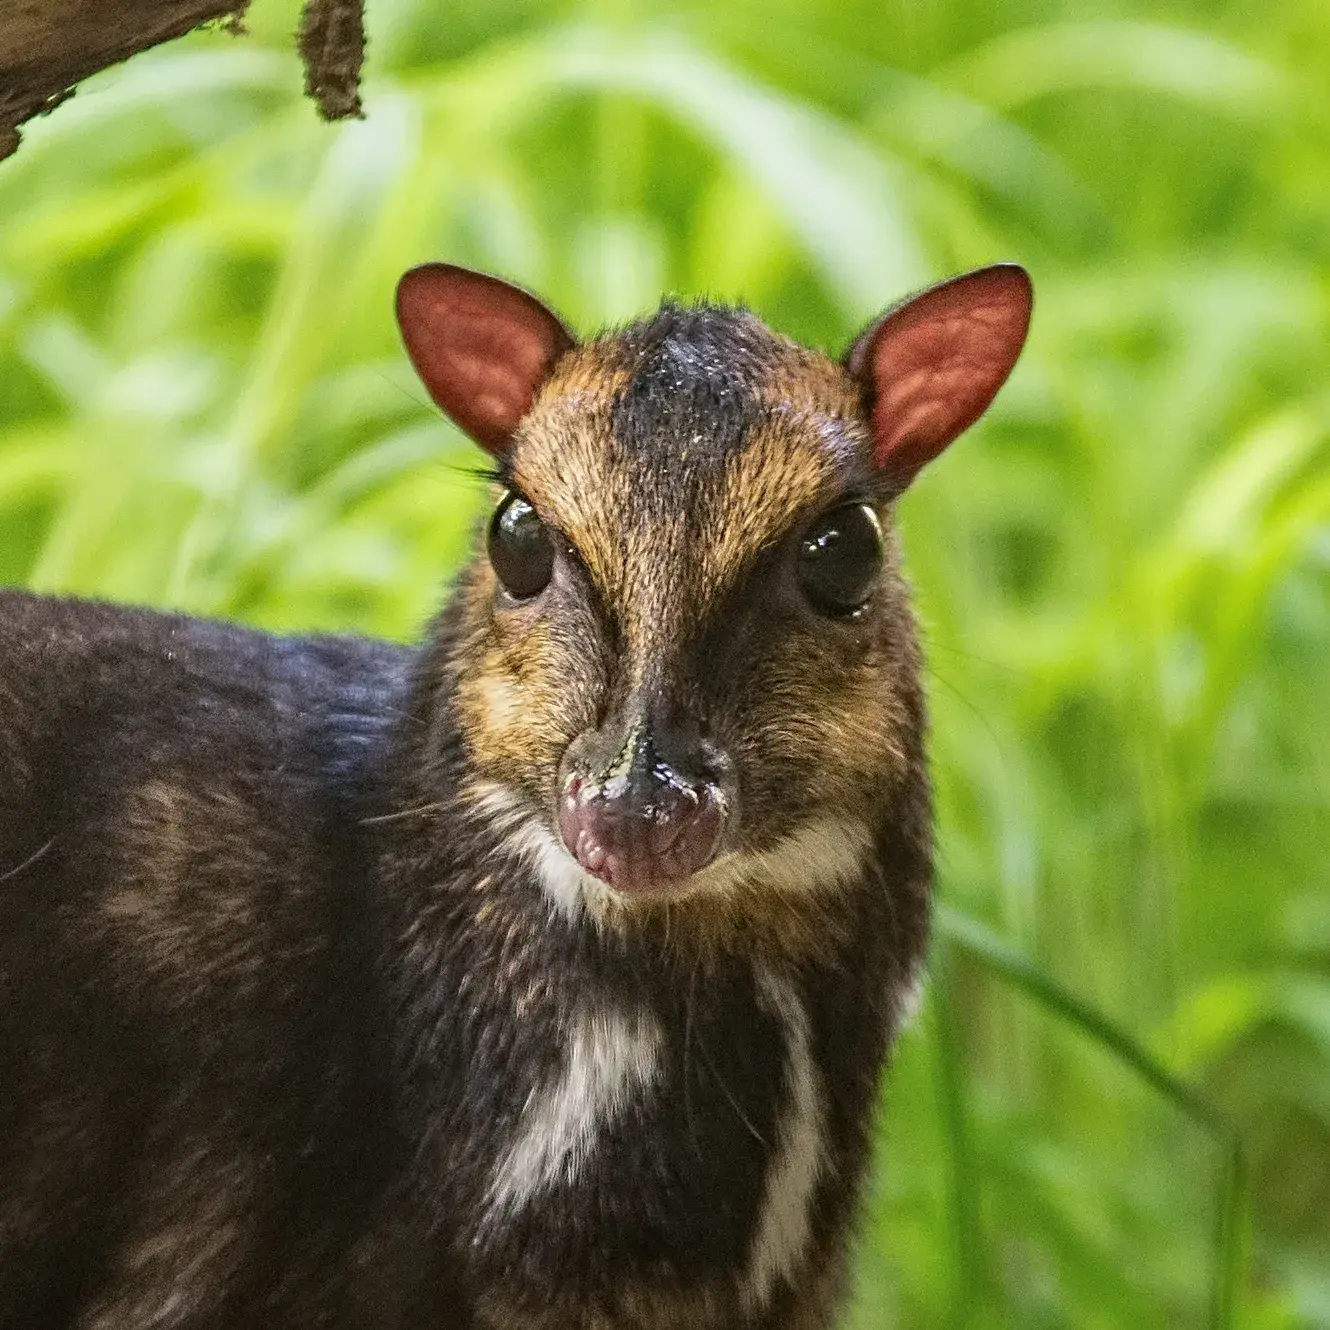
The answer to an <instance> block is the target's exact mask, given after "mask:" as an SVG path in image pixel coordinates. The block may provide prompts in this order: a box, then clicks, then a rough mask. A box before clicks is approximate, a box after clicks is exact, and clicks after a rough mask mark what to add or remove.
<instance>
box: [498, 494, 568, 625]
mask: <svg viewBox="0 0 1330 1330" xmlns="http://www.w3.org/2000/svg"><path fill="white" fill-rule="evenodd" d="M489 556H490V563H491V564H492V565H493V566H494V572H495V574H496V575H497V576H498V579H499V581H500V582H501V583H502V584H503V589H504V590H505V591H506V592H507V593H508V594H509V595H510V596H512V598H513V599H514V600H530V599H531V597H532V596H536V595H539V594H540V593H541V592H542V591H544V589H545V588H546V587H547V586H548V585H549V580H550V577H551V576H552V575H553V572H554V542H553V541H552V540H551V539H550V533H549V531H548V529H547V528H546V526H545V523H544V522H542V521H541V520H540V518H539V517H537V516H536V510H535V509H534V508H533V507H532V506H531V505H530V504H529V503H528V502H527V501H526V500H525V499H524V498H522V496H521V495H520V494H515V493H509V494H506V495H504V497H503V499H502V500H501V501H500V503H499V506H498V507H497V508H496V509H495V510H494V516H493V517H492V518H491V519H490V529H489Z"/></svg>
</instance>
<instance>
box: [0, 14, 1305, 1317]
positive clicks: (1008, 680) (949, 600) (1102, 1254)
mask: <svg viewBox="0 0 1330 1330" xmlns="http://www.w3.org/2000/svg"><path fill="white" fill-rule="evenodd" d="M295 17H296V5H295V3H294V0H257V2H256V4H255V5H254V8H253V10H252V12H251V15H250V25H251V28H252V29H253V33H252V36H251V37H250V38H248V39H247V40H244V41H235V40H232V39H229V38H226V37H224V36H223V35H221V34H211V35H207V34H204V35H196V36H194V37H191V38H189V39H187V40H185V41H183V42H179V43H175V44H173V45H172V46H170V47H168V48H165V49H163V50H161V51H159V52H157V53H154V54H153V55H151V56H148V57H143V58H140V59H138V60H136V61H134V62H133V63H132V64H130V65H128V66H126V67H124V68H122V69H120V70H117V71H113V72H112V73H110V74H108V75H105V76H102V77H100V78H98V79H97V80H95V81H94V82H92V83H89V84H88V85H86V86H85V87H84V88H83V89H82V90H80V92H79V94H78V96H77V97H76V98H75V99H74V100H73V101H72V102H71V103H69V104H68V105H66V106H64V107H62V108H60V109H59V110H58V112H57V113H56V114H55V115H53V116H51V117H50V118H48V119H47V120H44V121H41V122H38V123H35V124H33V125H32V126H30V128H29V130H28V131H27V135H26V141H25V144H24V146H23V148H22V149H21V151H20V152H19V154H18V155H17V157H15V158H14V159H12V160H11V161H9V162H6V163H4V164H3V165H0V581H6V582H19V583H25V584H28V585H31V586H34V587H38V588H41V589H45V590H61V591H72V592H80V593H84V594H91V595H99V596H107V597H112V598H117V599H124V600H134V601H147V602H151V603H155V604H170V605H177V606H182V607H184V608H186V609H189V610H193V611H197V612H201V613H209V614H222V615H228V616H234V617H238V618H241V619H243V620H246V621H249V622H253V623H256V624H261V625H264V626H267V627H274V628H282V629H288V628H291V629H294V628H337V629H357V630H362V631H370V632H378V633H386V634H389V635H392V636H396V637H402V638H409V637H412V636H413V635H415V634H416V633H417V632H418V630H419V627H420V625H421V624H422V622H423V621H424V619H425V618H426V616H427V615H428V614H429V612H430V611H431V609H432V608H433V607H434V605H435V604H436V602H437V600H438V599H439V597H440V595H441V594H442V590H443V588H444V586H445V585H446V581H447V578H448V576H449V574H450V572H451V570H452V569H454V568H455V567H456V564H457V561H458V559H459V558H460V557H461V556H462V553H463V551H464V550H465V548H466V546H467V543H468V540H469V536H470V531H471V528H472V526H473V524H474V522H475V520H476V519H477V517H478V515H479V512H480V507H481V505H482V504H483V493H482V492H481V488H480V487H479V486H478V485H477V484H476V483H475V482H473V481H472V480H470V479H469V478H468V477H467V475H466V473H465V468H466V466H467V465H469V464H470V463H471V462H473V461H474V458H473V455H472V452H471V450H470V449H469V446H468V445H466V444H465V443H464V442H463V441H461V440H460V439H459V438H458V437H457V436H456V435H455V434H454V433H453V432H452V431H451V430H450V428H449V427H448V426H446V425H445V424H443V423H441V422H440V421H438V420H437V419H436V418H435V417H434V416H433V415H432V413H431V412H430V411H429V410H427V409H426V405H425V402H424V398H423V393H422V391H421V390H420V389H419V387H418V386H417V385H416V383H415V381H414V380H413V378H412V375H411V374H410V372H409V369H408V367H407V364H406V361H405V359H404V357H403V356H402V354H401V352H400V350H399V347H398V344H397V341H396V337H395V333H394V330H393V327H392V323H391V299H390V297H391V291H392V287H393V283H394V282H395V280H396V278H397V276H398V275H399V274H400V272H401V271H403V270H404V269H405V268H406V267H407V266H409V265H410V264H412V263H414V262H417V261H419V260H421V259H425V258H438V257H447V258H449V259H452V260H455V261H458V262H463V263H469V264H473V265H475V266H479V267H483V268H487V269H490V270H495V271H500V272H503V273H506V274H509V275H511V276H513V277H515V278H518V279H520V280H522V281H523V282H525V283H526V284H528V285H530V286H532V287H534V288H535V289H537V290H539V291H540V292H542V293H543V294H545V295H547V296H548V297H549V298H550V299H551V301H552V302H553V303H554V304H555V305H556V306H557V307H558V308H559V309H561V310H562V311H563V312H564V313H565V314H566V315H567V316H568V317H569V318H570V320H571V321H572V322H573V323H574V324H575V325H576V326H578V327H580V328H582V329H589V328H591V327H593V326H595V325H596V324H598V323H601V322H603V321H606V320H612V319H619V318H622V317H625V316H628V315H631V314H634V313H637V312H640V311H643V310H645V309H647V308H649V307H650V306H651V305H652V304H653V303H654V302H655V300H656V299H657V298H658V296H659V294H660V293H661V291H663V290H667V289H668V290H675V291H680V292H684V293H695V292H707V293H710V294H712V295H721V296H736V297H737V296H742V297H743V298H744V299H745V300H747V301H748V302H749V303H750V304H751V305H752V306H753V307H755V308H756V309H757V310H759V311H760V312H761V313H762V314H763V315H765V316H766V317H767V318H768V319H770V321H771V322H773V323H774V324H775V325H776V326H778V327H780V328H782V329H785V330H787V331H789V332H790V333H792V334H794V335H795V336H798V337H801V338H804V339H807V340H809V341H812V342H814V343H818V344H821V345H824V346H827V347H829V348H835V349H838V348H839V347H841V346H842V345H844V344H845V343H846V341H847V340H848V338H849V337H850V336H851V335H852V333H853V332H854V331H855V329H856V327H857V326H858V324H859V323H860V322H861V321H862V320H864V319H865V318H866V317H867V316H868V315H869V314H871V313H872V312H873V311H874V310H876V309H877V308H879V307H880V306H882V305H884V304H885V303H887V302H889V301H891V300H893V299H895V298H896V297H897V296H899V295H900V294H902V293H903V292H904V291H906V290H908V289H910V288H911V287H913V286H917V285H921V284H923V283H924V282H926V281H929V280H931V279H933V278H935V277H938V276H941V275H944V274H946V273H949V272H952V271H956V270H959V269H962V268H965V267H969V266H972V265H976V264H980V263H985V262H989V261H992V260H996V259H1008V258H1011V259H1018V260H1020V261H1022V262H1024V263H1025V264H1026V265H1027V266H1028V267H1029V268H1030V269H1031V271H1032V272H1033V273H1034V275H1035V281H1036V287H1037V291H1038V306H1037V311H1036V320H1035V328H1034V333H1033V336H1032V340H1031V345H1030V348H1029V350H1028V352H1027V355H1026V358H1025V359H1024V361H1023V362H1022V364H1021V366H1020V367H1019V368H1018V370H1017V373H1016V375H1015V377H1014V379H1013V380H1012V382H1011V384H1010V385H1009V386H1008V388H1007V389H1006V390H1005V391H1004V393H1003V395H1002V397H1001V398H1000V400H999V402H998V404H997V406H996V407H995V409H994V411H993V413H992V415H991V417H990V418H989V419H987V420H986V421H985V422H984V423H983V424H981V425H980V426H979V427H978V428H977V429H976V430H975V431H974V432H973V434H972V435H971V436H970V437H968V438H967V439H966V440H964V441H963V442H962V443H961V444H960V445H958V446H957V447H956V448H954V449H953V450H952V452H951V453H950V454H949V455H948V456H946V457H945V458H943V459H942V460H941V461H940V462H939V463H938V464H937V465H936V466H935V467H934V468H932V470H931V471H930V472H929V473H928V474H926V475H925V476H924V477H923V478H922V480H921V481H920V483H919V484H918V486H917V487H916V490H915V491H914V492H913V493H912V494H911V495H910V496H909V497H908V499H907V500H906V501H905V502H904V504H903V513H902V520H903V525H904V528H905V539H906V546H907V557H908V565H909V569H910V572H911V575H912V577H913V580H914V581H915V583H916V584H917V587H918V592H919V600H920V604H921V609H922V612H923V616H924V620H925V625H926V635H927V639H928V648H929V656H930V662H931V691H932V698H933V708H934V717H935V734H934V745H933V751H934V759H935V768H936V775H937V784H938V794H939V820H940V877H941V886H942V892H943V897H944V900H945V902H946V904H947V907H948V911H949V913H948V914H947V915H946V920H947V921H948V926H947V927H945V928H944V931H943V936H942V938H941V939H940V942H939V946H938V948H937V951H936V955H935V963H934V967H933V978H932V983H931V987H930V992H929V995H928V997H927V999H926V1001H925V1004H924V1008H923V1010H922V1012H921V1014H920V1016H919V1018H918V1020H917V1022H916V1024H915V1026H914V1028H913V1029H912V1030H911V1032H910V1033H909V1034H908V1035H907V1037H906V1038H905V1039H904V1041H903V1043H902V1047H901V1049H900V1052H899V1055H898V1058H897V1065H896V1068H895V1071H894V1074H893V1076H892V1078H891V1079H890V1081H889V1083H888V1087H887V1090H886V1101H887V1102H886V1112H885V1114H884V1118H883V1126H882V1131H881V1137H882V1141H881V1148H880V1150H879V1155H878V1167H877V1171H876V1174H875V1177H874V1181H873V1186H872V1188H871V1193H870V1196H869V1201H868V1217H869V1222H868V1224H867V1226H866V1229H865V1233H864V1237H863V1241H862V1243H861V1244H860V1250H859V1256H858V1262H857V1267H856V1271H857V1289H858V1292H857V1296H856V1300H855V1304H854V1308H853V1311H852V1313H851V1315H850V1317H849V1324H850V1325H851V1326H853V1327H855V1328H856V1330H870V1328H874V1327H880V1326H887V1325H891V1326H901V1327H915V1326H917V1327H935V1326H939V1325H954V1326H983V1327H989V1326H993V1327H996V1326H1007V1325H1014V1326H1021V1327H1062V1326H1068V1327H1109V1326H1112V1327H1117V1326H1156V1325H1157V1326H1170V1327H1173V1326H1181V1327H1185V1326H1200V1325H1208V1324H1215V1323H1219V1322H1223V1321H1226V1320H1230V1321H1231V1323H1233V1324H1236V1325H1241V1326H1244V1327H1261V1328H1262V1330H1264V1328H1265V1327H1271V1328H1273V1327H1285V1326H1295V1325H1324V1326H1330V705H1328V704H1327V702H1328V700H1330V443H1328V437H1330V305H1328V303H1327V301H1328V297H1330V95H1328V94H1327V89H1330V16H1327V13H1326V11H1325V9H1324V6H1323V4H1322V3H1321V0H1273V3H1270V4H1268V5H1266V6H1264V7H1262V8H1257V7H1254V6H1243V5H1238V4H1216V3H1200V2H1199V0H1196V2H1194V3H1182V2H1180V0H1170V2H1166V3H1156V4H1149V5H1147V4H1145V3H1143V0H1122V2H1121V3H1098V4H1089V3H1079V4H1073V3H1071V0H1008V3H1005V4H1003V5H1001V6H994V5H991V4H987V3H980V2H979V0H945V3H938V4H934V5H925V4H921V3H919V2H918V0H875V2H874V3H871V4H870V3H867V2H866V0H837V2H834V3H833V0H766V2H765V3H758V0H732V3H730V4H727V5H725V6H723V7H720V6H716V7H702V6H698V7H696V8H687V7H682V6H679V5H669V6H666V5H663V4H654V3H648V0H591V2H590V3H585V4H576V3H561V4H542V3H536V2H535V0H495V2H494V3H490V4H487V5H483V6H482V5H476V4H472V5H464V4H453V5H447V6H445V5H442V4H437V3H428V2H427V0H370V3H369V18H370V28H371V32H370V35H371V50H370V62H369V71H368V72H369V81H368V84H367V87H366V96H367V106H368V109H369V111H370V118H369V119H368V121H366V122H364V123H360V124H351V125H346V126H339V127H335V128H330V127H327V126H324V125H321V124H319V123H318V122H317V121H316V119H315V117H314V114H313V112H312V110H311V108H310V107H309V106H308V105H307V104H306V103H304V102H303V101H302V100H301V99H300V98H299V96H298V90H299V87H300V82H301V78H300V71H299V69H298V67H297V66H296V63H295V59H294V56H293V55H292V54H291V46H292V43H291V40H290V32H291V30H292V29H293V27H294V24H295ZM1078 1004H1079V1005H1078ZM1087 1014H1088V1016H1089V1017H1092V1018H1093V1019H1089V1020H1087V1019H1086V1017H1087ZM1105 1023H1107V1024H1105ZM1114 1039H1117V1040H1118V1043H1117V1045H1114V1043H1113V1040H1114ZM1123 1041H1128V1042H1126V1043H1124V1042H1123ZM1124 1048H1125V1049H1126V1051H1127V1054H1128V1060H1127V1061H1124V1060H1123V1058H1122V1056H1120V1054H1122V1052H1123V1050H1124ZM1132 1058H1134V1059H1135V1065H1133V1064H1132V1062H1131V1059H1132ZM1147 1059H1152V1061H1149V1062H1148V1063H1147V1061H1146V1060H1147ZM1143 1071H1144V1072H1145V1074H1142V1073H1143ZM1168 1076H1172V1077H1174V1078H1176V1084H1183V1083H1185V1084H1186V1085H1188V1086H1192V1087H1195V1090H1196V1093H1197V1094H1198V1095H1199V1096H1200V1098H1201V1100H1202V1101H1203V1103H1204V1104H1205V1105H1209V1106H1213V1110H1214V1112H1215V1113H1217V1114H1219V1115H1221V1116H1222V1118H1223V1119H1224V1121H1226V1122H1230V1123H1232V1124H1233V1125H1234V1127H1235V1129H1236V1131H1237V1133H1238V1135H1239V1136H1240V1139H1241V1141H1242V1145H1243V1149H1244V1153H1245V1158H1246V1161H1247V1178H1248V1183H1249V1188H1248V1190H1247V1191H1246V1193H1245V1196H1244V1201H1243V1208H1242V1215H1241V1220H1242V1222H1241V1224H1240V1226H1239V1228H1238V1230H1237V1238H1238V1242H1237V1245H1236V1247H1233V1246H1231V1245H1230V1248H1229V1250H1230V1252H1231V1253H1233V1254H1236V1256H1237V1257H1239V1258H1240V1272H1239V1274H1240V1277H1239V1279H1238V1280H1237V1287H1236V1289H1235V1290H1233V1296H1232V1298H1231V1299H1229V1298H1228V1297H1227V1295H1226V1294H1225V1291H1224V1288H1223V1281H1222V1279H1220V1278H1219V1275H1218V1272H1217V1264H1216V1262H1217V1248H1216V1231H1217V1226H1218V1225H1219V1224H1220V1221H1221V1214H1220V1209H1221V1199H1222V1196H1223V1195H1224V1187H1225V1178H1226V1169H1227V1168H1228V1165H1229V1160H1228V1157H1227V1155H1226V1153H1225V1151H1224V1149H1223V1148H1222V1146H1221V1144H1219V1143H1217V1142H1216V1139H1215V1136H1214V1133H1213V1132H1211V1131H1208V1130H1207V1129H1206V1126H1205V1123H1204V1122H1203V1121H1202V1120H1201V1118H1200V1116H1199V1115H1198V1113H1197V1112H1195V1111H1193V1112H1189V1111H1188V1108H1187V1106H1186V1105H1180V1104H1179V1102H1178V1100H1177V1097H1176V1096H1172V1097H1170V1093H1169V1089H1168V1087H1169V1085H1170V1084H1175V1082H1170V1081H1168V1080H1167V1077H1168ZM1152 1078H1153V1079H1152ZM1206 1111H1209V1110H1208V1109H1207V1110H1206ZM1217 1279H1218V1280H1219V1282H1218V1283H1217ZM1230 1303H1231V1305H1230Z"/></svg>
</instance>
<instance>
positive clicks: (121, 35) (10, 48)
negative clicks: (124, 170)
mask: <svg viewBox="0 0 1330 1330" xmlns="http://www.w3.org/2000/svg"><path fill="white" fill-rule="evenodd" d="M249 2H250V0H0V160H2V159H3V158H5V157H8V156H9V154H10V153H12V152H13V151H14V150H15V149H16V148H17V147H18V143H19V133H18V127H19V125H21V124H22V123H23V122H24V121H25V120H30V119H31V118H32V117H33V116H35V115H40V114H42V112H44V111H49V110H51V109H52V108H53V107H55V106H58V105H59V104H60V102H62V101H64V99H65V98H66V97H68V96H69V95H70V94H71V93H72V92H73V89H74V85H75V84H76V83H78V82H79V81H80V80H81V79H85V78H87V77H88V75H89V74H95V73H96V72H97V71H98V70H100V69H105V68H106V67H107V66H108V65H114V64H118V63H119V62H120V61H121V60H126V59H128V58H129V57H130V56H131V55H136V54H137V53H138V52H139V51H146V50H147V49H148V48H149V47H151V46H156V45H158V43H160V42H165V41H170V40H171V39H172V38H173V37H181V36H183V35H184V34H185V33H187V32H190V31H192V30H193V29H194V28H197V27H199V25H200V24H203V23H210V22H216V21H218V20H225V21H226V22H227V24H228V25H229V26H231V27H232V28H233V30H234V31H236V32H239V31H241V30H242V29H241V20H242V18H243V17H244V13H245V10H246V9H247V8H248V6H249ZM361 4H362V0H308V3H307V4H306V6H305V13H304V15H303V17H302V19H301V47H302V54H303V55H304V57H305V65H306V88H307V90H308V91H309V92H310V94H311V95H312V96H314V97H315V98H316V100H317V101H318V104H319V109H320V111H321V112H322V113H323V115H324V116H325V117H326V118H327V119H330V120H331V119H337V118H340V117H342V116H347V115H359V114H360V100H359V96H358V91H359V75H360V64H361V60H362V58H363V55H364V29H363V24H362V14H361Z"/></svg>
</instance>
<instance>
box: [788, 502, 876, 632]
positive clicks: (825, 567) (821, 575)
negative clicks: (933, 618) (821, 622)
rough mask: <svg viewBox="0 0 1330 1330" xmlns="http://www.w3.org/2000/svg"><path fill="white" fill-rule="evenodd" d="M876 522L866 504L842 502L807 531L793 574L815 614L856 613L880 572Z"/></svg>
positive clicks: (835, 615)
mask: <svg viewBox="0 0 1330 1330" xmlns="http://www.w3.org/2000/svg"><path fill="white" fill-rule="evenodd" d="M882 557H883V556H882V524H881V523H880V522H879V521H878V520H877V514H876V513H875V512H874V511H873V509H872V508H871V507H870V506H869V505H868V504H866V503H845V504H841V505H840V506H839V507H837V508H832V509H831V510H830V511H829V512H826V513H823V514H822V516H821V517H819V518H818V519H817V521H816V522H814V523H813V525H812V526H811V527H809V529H808V531H807V532H806V533H805V534H804V536H803V538H802V539H801V540H800V542H799V550H798V554H797V556H796V563H795V571H796V573H797V575H798V578H799V585H800V587H802V588H803V593H804V595H805V596H807V597H808V600H809V603H810V604H811V605H812V606H813V608H814V609H815V610H817V611H818V613H819V614H825V615H829V616H831V617H834V618H845V617H847V616H849V615H851V614H854V613H855V612H856V611H857V610H861V609H862V608H863V607H864V606H865V605H866V604H867V603H868V600H869V598H870V597H871V596H872V594H873V589H874V587H876V585H877V580H878V575H879V574H880V573H881V571H882Z"/></svg>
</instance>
